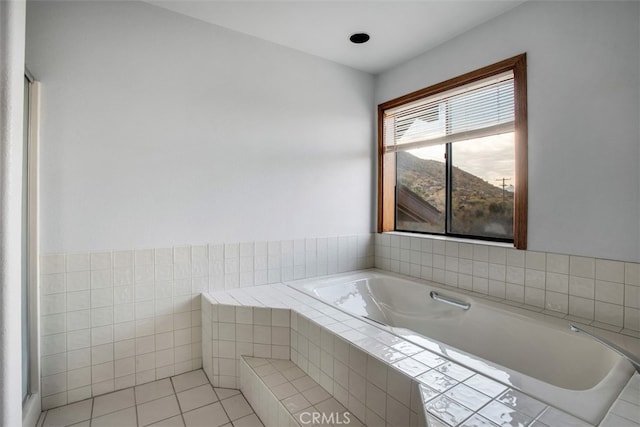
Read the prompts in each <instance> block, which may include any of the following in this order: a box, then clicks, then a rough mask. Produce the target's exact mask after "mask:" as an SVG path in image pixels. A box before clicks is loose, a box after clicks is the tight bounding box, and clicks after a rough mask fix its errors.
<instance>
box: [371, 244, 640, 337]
mask: <svg viewBox="0 0 640 427" xmlns="http://www.w3.org/2000/svg"><path fill="white" fill-rule="evenodd" d="M375 266H376V267H377V268H380V269H382V270H387V271H391V272H394V273H400V274H405V275H408V276H412V277H416V278H419V279H424V280H432V281H434V282H437V283H440V284H444V285H446V286H451V287H454V288H459V289H462V290H465V291H472V292H476V293H479V294H483V295H487V296H490V297H493V298H495V299H496V300H502V301H505V302H507V303H509V304H512V305H523V306H526V307H527V308H530V309H534V310H538V311H542V312H544V313H546V314H550V315H556V316H567V317H568V318H570V319H574V320H576V321H581V322H583V323H587V324H592V325H593V326H597V327H600V328H603V329H608V330H611V331H614V332H622V333H623V334H627V335H631V336H636V337H640V264H638V263H631V262H622V261H613V260H606V259H599V258H589V257H581V256H574V255H565V254H555V253H546V252H536V251H523V250H517V249H511V248H505V247H500V246H497V245H491V244H481V243H461V242H455V241H450V240H442V239H437V238H430V237H428V236H421V237H411V236H403V235H398V234H376V235H375Z"/></svg>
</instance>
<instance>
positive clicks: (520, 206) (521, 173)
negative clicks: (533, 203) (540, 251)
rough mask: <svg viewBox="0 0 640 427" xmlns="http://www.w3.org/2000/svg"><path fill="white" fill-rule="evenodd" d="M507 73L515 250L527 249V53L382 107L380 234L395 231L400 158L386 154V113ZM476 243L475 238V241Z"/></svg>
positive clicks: (379, 185) (392, 101) (380, 130)
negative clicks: (511, 90) (510, 76)
mask: <svg viewBox="0 0 640 427" xmlns="http://www.w3.org/2000/svg"><path fill="white" fill-rule="evenodd" d="M507 71H512V72H513V77H514V94H515V101H514V113H515V120H514V125H515V133H514V139H515V169H516V171H515V174H516V185H515V195H514V208H513V210H514V212H513V246H514V247H515V248H517V249H526V248H527V211H528V196H527V194H528V182H527V181H528V170H527V165H528V156H527V152H528V150H527V135H528V124H527V57H526V53H523V54H520V55H517V56H514V57H512V58H509V59H505V60H504V61H500V62H497V63H495V64H492V65H488V66H486V67H483V68H480V69H478V70H475V71H471V72H469V73H466V74H463V75H461V76H458V77H454V78H452V79H449V80H446V81H444V82H442V83H438V84H435V85H433V86H429V87H427V88H424V89H420V90H417V91H415V92H412V93H409V94H407V95H404V96H401V97H399V98H395V99H392V100H390V101H387V102H385V103H382V104H380V105H378V233H384V232H388V231H395V210H396V209H395V202H396V200H395V187H396V167H395V165H396V154H395V152H389V153H385V150H384V140H383V138H384V128H383V125H384V111H385V110H388V109H390V108H396V107H400V106H402V105H404V104H408V103H410V102H414V101H417V100H420V99H422V98H426V97H428V96H433V95H435V94H438V93H441V92H444V91H447V90H451V89H454V88H456V87H459V86H463V85H466V84H469V83H473V82H475V81H478V80H482V79H485V78H488V77H491V76H493V75H496V74H500V73H504V72H507ZM474 239H475V238H474Z"/></svg>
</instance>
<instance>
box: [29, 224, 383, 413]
mask: <svg viewBox="0 0 640 427" xmlns="http://www.w3.org/2000/svg"><path fill="white" fill-rule="evenodd" d="M40 264H41V265H40V273H41V275H40V293H41V295H40V302H41V308H40V315H41V317H40V325H41V334H40V335H41V365H42V396H43V399H42V404H43V409H50V408H54V407H57V406H61V405H65V404H67V403H72V402H77V401H80V400H83V399H86V398H89V397H92V396H98V395H101V394H104V393H108V392H112V391H114V390H120V389H125V388H129V387H132V386H134V385H139V384H143V383H147V382H150V381H154V380H157V379H162V378H168V377H171V376H173V375H178V374H180V373H183V372H187V371H191V370H193V369H199V368H201V367H202V349H201V336H202V333H201V313H200V293H202V292H209V291H215V290H224V289H235V288H241V287H250V286H258V285H265V284H269V283H278V282H280V281H282V280H294V279H302V278H307V277H316V276H319V275H327V274H333V273H338V272H343V271H350V270H356V269H361V268H368V267H372V266H373V235H371V234H366V235H360V236H337V237H326V238H308V239H299V240H283V241H270V242H244V243H226V244H210V245H197V246H176V247H172V248H157V249H140V250H123V251H101V252H83V253H69V254H52V255H43V256H42V257H41V260H40ZM257 326H262V325H257ZM260 331H261V330H260V329H258V333H257V334H256V337H257V339H260V338H261V335H260ZM227 332H229V331H224V332H223V333H227ZM252 333H253V331H252ZM278 338H279V336H278V332H276V335H275V339H276V341H277V340H278ZM257 345H258V346H261V345H262V344H261V343H257ZM287 346H288V344H285V346H283V347H282V349H281V350H280V351H281V352H282V353H281V355H282V356H283V357H285V356H286V357H288V355H286V354H285V353H288V347H287ZM285 348H286V350H285ZM270 350H271V349H270ZM223 351H225V349H224V348H223ZM274 354H275V355H276V356H277V355H278V349H275V351H274Z"/></svg>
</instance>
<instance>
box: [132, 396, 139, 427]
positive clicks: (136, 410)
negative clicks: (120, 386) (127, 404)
mask: <svg viewBox="0 0 640 427" xmlns="http://www.w3.org/2000/svg"><path fill="white" fill-rule="evenodd" d="M131 389H132V390H133V407H134V408H135V413H136V425H137V426H138V425H140V421H138V399H137V398H136V387H135V386H133V387H131Z"/></svg>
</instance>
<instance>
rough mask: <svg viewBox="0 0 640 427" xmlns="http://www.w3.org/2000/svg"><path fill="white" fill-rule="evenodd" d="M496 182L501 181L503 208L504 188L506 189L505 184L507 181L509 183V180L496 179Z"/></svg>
mask: <svg viewBox="0 0 640 427" xmlns="http://www.w3.org/2000/svg"><path fill="white" fill-rule="evenodd" d="M496 181H502V185H501V187H502V206H504V191H505V188H507V184H506V182H507V181H511V178H504V177H503V178H498V179H496Z"/></svg>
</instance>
